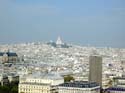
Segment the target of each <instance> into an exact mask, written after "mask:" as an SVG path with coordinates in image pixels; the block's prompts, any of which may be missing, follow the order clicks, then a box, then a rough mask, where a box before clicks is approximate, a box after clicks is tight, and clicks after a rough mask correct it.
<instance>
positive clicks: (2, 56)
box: [0, 51, 18, 63]
mask: <svg viewBox="0 0 125 93" xmlns="http://www.w3.org/2000/svg"><path fill="white" fill-rule="evenodd" d="M17 60H18V56H17V54H16V53H13V52H9V51H7V52H0V62H2V63H12V62H16V61H17Z"/></svg>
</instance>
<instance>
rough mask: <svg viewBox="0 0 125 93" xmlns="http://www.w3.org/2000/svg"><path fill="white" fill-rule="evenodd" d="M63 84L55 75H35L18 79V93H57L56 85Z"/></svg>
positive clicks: (62, 80) (60, 78)
mask: <svg viewBox="0 0 125 93" xmlns="http://www.w3.org/2000/svg"><path fill="white" fill-rule="evenodd" d="M61 83H64V79H63V77H61V76H59V75H58V74H56V73H46V74H41V73H35V74H32V75H29V76H24V77H21V78H20V81H19V93H57V85H59V84H61Z"/></svg>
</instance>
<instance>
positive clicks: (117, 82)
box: [113, 77, 125, 88]
mask: <svg viewBox="0 0 125 93" xmlns="http://www.w3.org/2000/svg"><path fill="white" fill-rule="evenodd" d="M113 80H114V82H113V83H114V84H113V85H114V86H117V87H124V88H125V77H115V78H113Z"/></svg>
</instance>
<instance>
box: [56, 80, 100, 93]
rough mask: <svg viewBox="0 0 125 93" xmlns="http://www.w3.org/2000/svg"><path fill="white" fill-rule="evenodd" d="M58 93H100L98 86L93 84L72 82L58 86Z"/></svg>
mask: <svg viewBox="0 0 125 93" xmlns="http://www.w3.org/2000/svg"><path fill="white" fill-rule="evenodd" d="M58 93H100V86H99V85H98V84H97V83H94V82H86V81H74V82H68V83H63V84H60V85H59V86H58Z"/></svg>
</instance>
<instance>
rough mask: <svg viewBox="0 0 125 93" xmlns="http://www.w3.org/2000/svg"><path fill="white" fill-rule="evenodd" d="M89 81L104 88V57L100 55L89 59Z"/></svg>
mask: <svg viewBox="0 0 125 93" xmlns="http://www.w3.org/2000/svg"><path fill="white" fill-rule="evenodd" d="M89 81H90V82H97V83H98V84H99V85H100V86H102V57H101V56H99V55H92V56H90V57H89Z"/></svg>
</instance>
